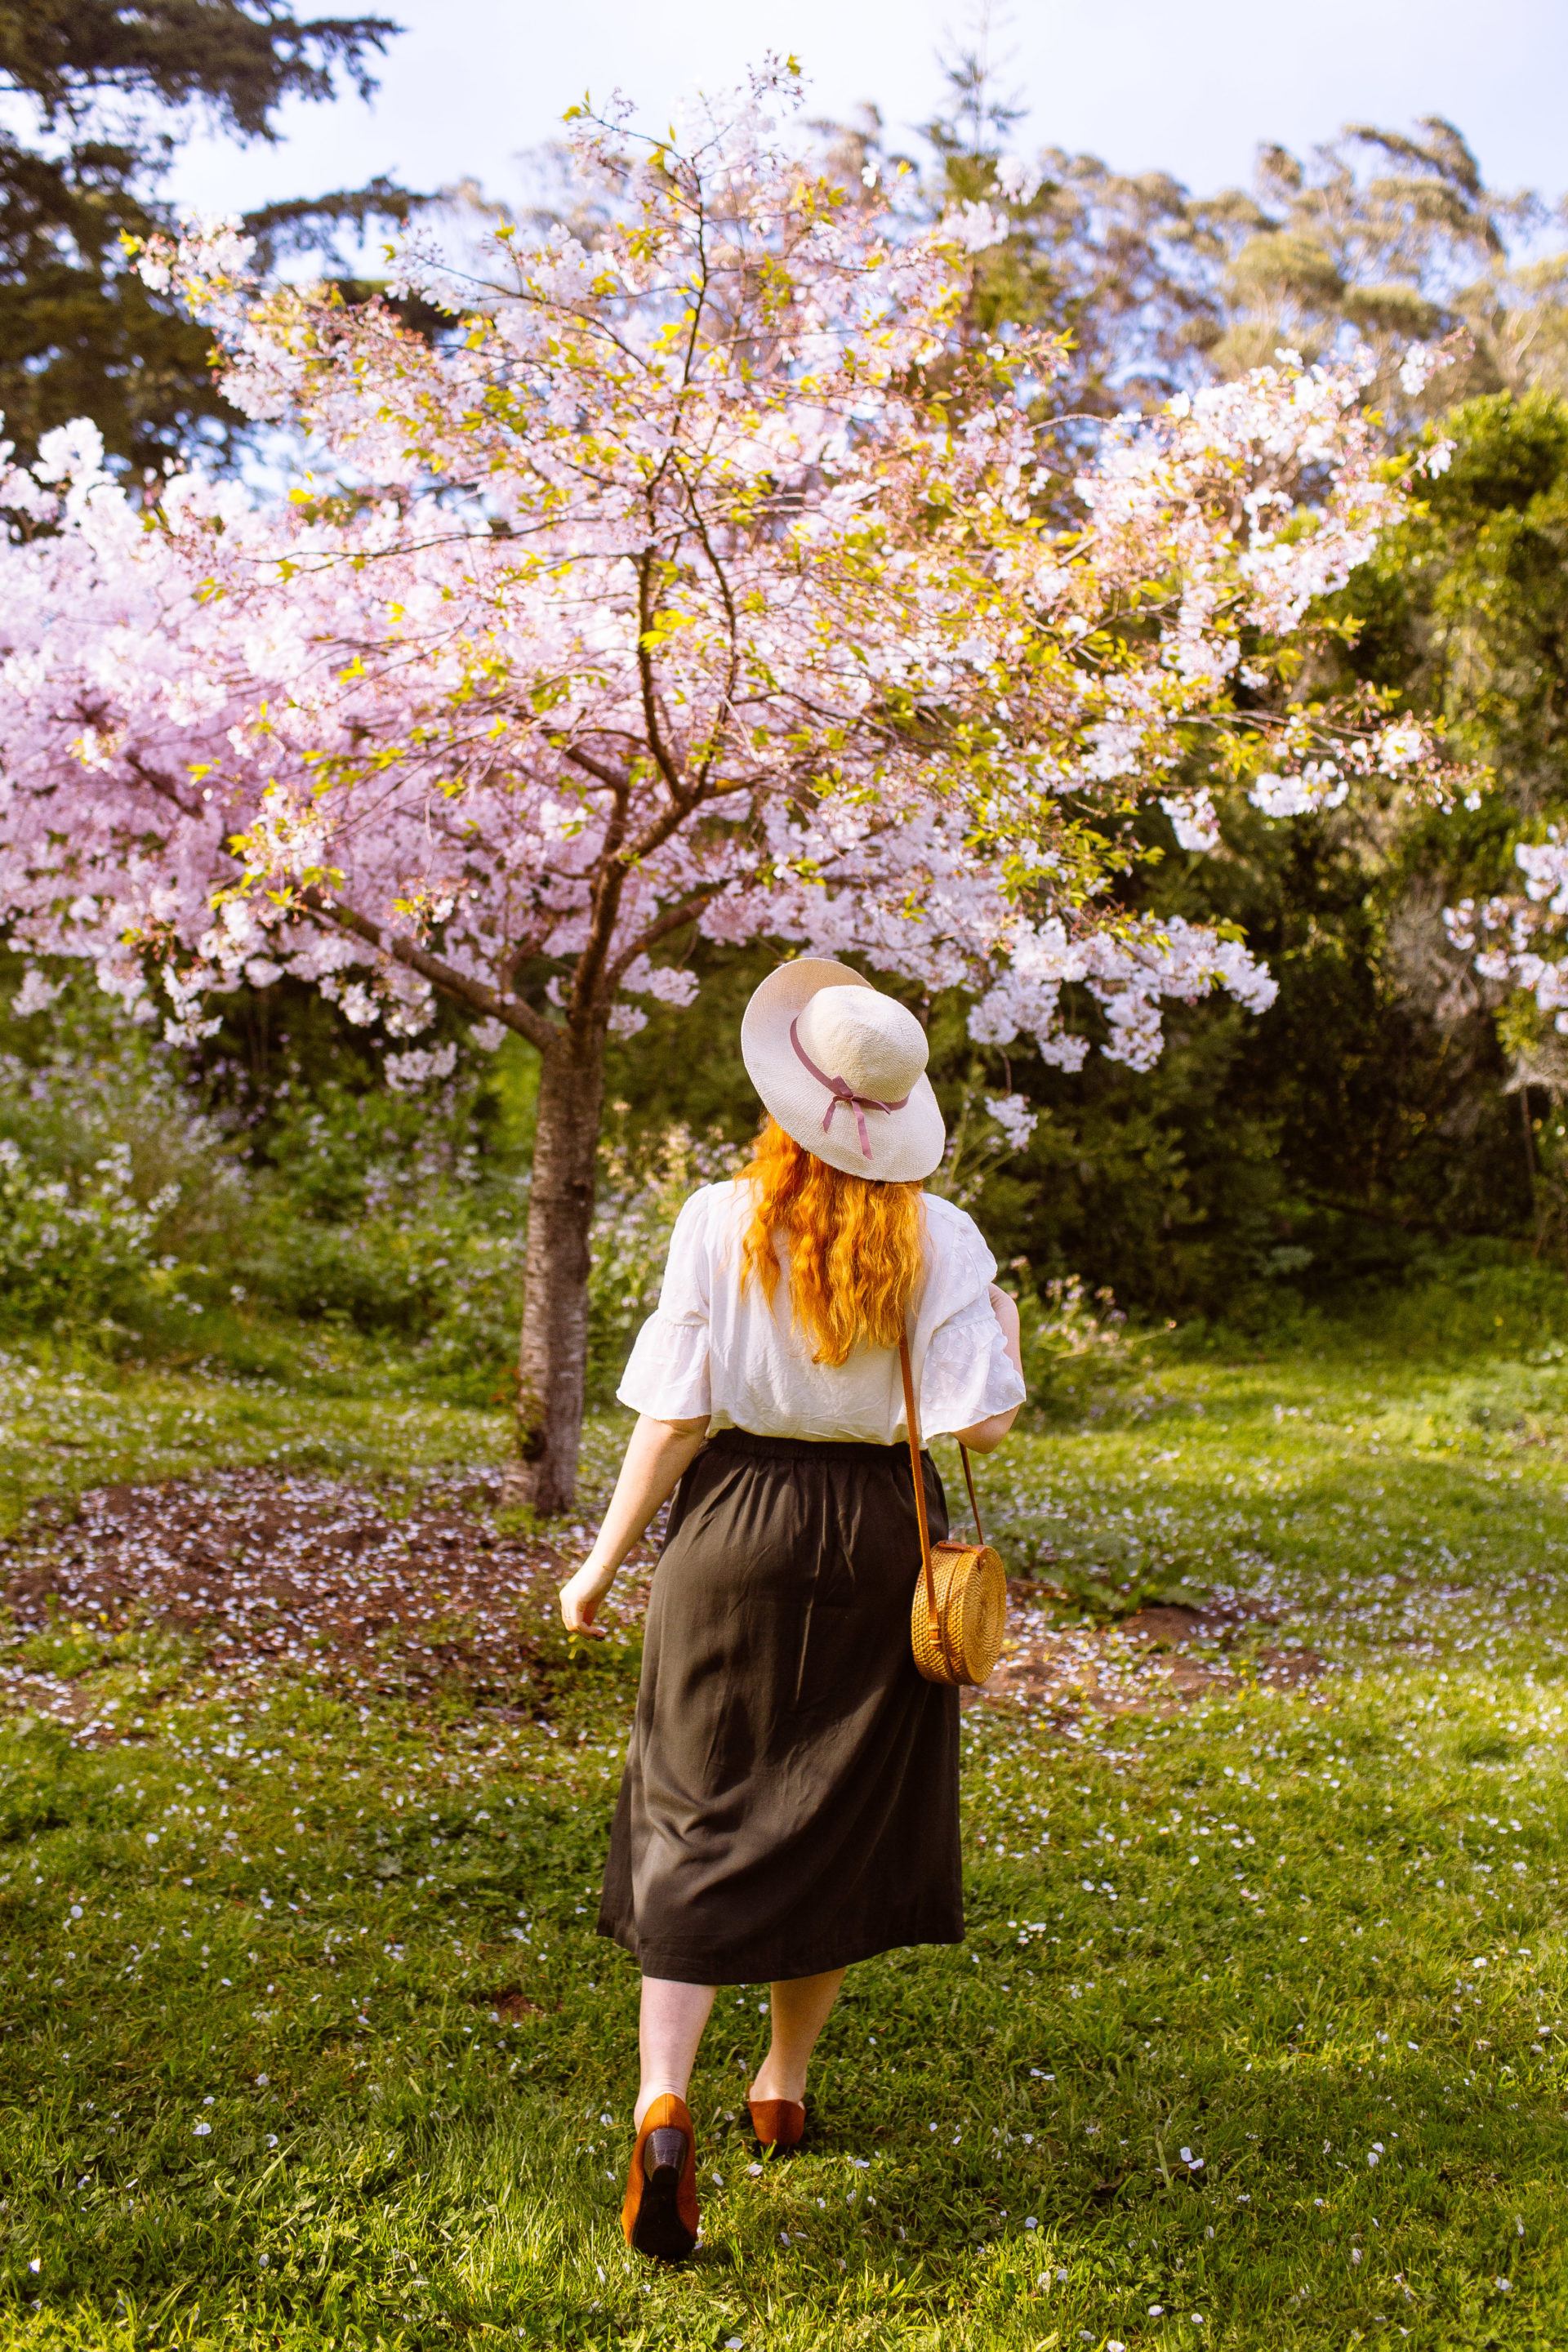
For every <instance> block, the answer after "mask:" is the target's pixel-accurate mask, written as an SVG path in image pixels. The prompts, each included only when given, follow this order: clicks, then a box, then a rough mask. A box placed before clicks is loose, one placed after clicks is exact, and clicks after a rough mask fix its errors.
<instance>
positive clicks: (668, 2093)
mask: <svg viewBox="0 0 1568 2352" xmlns="http://www.w3.org/2000/svg"><path fill="white" fill-rule="evenodd" d="M656 2099H679V2101H680V2103H681V2105H682V2106H684V2105H685V2104H686V2084H684V2083H665V2082H660V2081H658V2079H657V2078H655V2079H653V2080H650V2081H648V2082H647V2083H645V2084H643V2086H642V2088H641V2089H640V2090H639V2091H638V2093H637V2105H636V2106H635V2107H634V2108H633V2109H632V2128H633V2129H634V2131H641V2129H642V2124H643V2117H644V2116H646V2115H647V2111H648V2109H649V2107H651V2106H652V2105H653V2103H654V2101H655V2100H656Z"/></svg>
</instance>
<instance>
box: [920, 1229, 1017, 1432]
mask: <svg viewBox="0 0 1568 2352" xmlns="http://www.w3.org/2000/svg"><path fill="white" fill-rule="evenodd" d="M927 1212H928V1216H929V1219H930V1225H929V1230H930V1234H931V1271H930V1275H929V1276H928V1279H927V1282H926V1286H925V1292H924V1296H923V1297H922V1298H921V1307H920V1313H919V1315H918V1317H917V1318H916V1327H915V1338H916V1341H917V1345H919V1344H920V1343H921V1342H923V1348H922V1349H921V1357H920V1366H921V1370H920V1413H921V1436H922V1437H925V1438H931V1437H941V1436H945V1435H950V1434H951V1433H952V1431H954V1430H957V1429H973V1426H974V1424H975V1423H976V1422H978V1421H988V1420H989V1419H990V1417H991V1415H992V1414H993V1413H994V1412H1011V1411H1012V1409H1013V1407H1014V1406H1015V1405H1019V1404H1022V1403H1023V1402H1024V1399H1025V1396H1026V1390H1025V1387H1024V1382H1023V1381H1022V1379H1021V1377H1020V1376H1019V1373H1018V1371H1017V1370H1016V1366H1015V1365H1014V1362H1013V1360H1012V1358H1011V1357H1010V1356H1009V1355H1008V1353H1007V1344H1006V1341H1005V1339H1003V1337H1002V1327H1001V1325H1000V1324H999V1323H998V1322H997V1320H996V1317H995V1315H994V1312H993V1309H992V1306H991V1285H992V1283H993V1282H994V1280H995V1278H996V1261H995V1259H994V1257H993V1256H992V1255H991V1252H990V1251H989V1249H987V1247H986V1245H985V1242H984V1238H983V1236H982V1234H981V1233H980V1229H979V1227H978V1226H977V1225H976V1224H975V1223H974V1221H973V1218H972V1217H969V1216H966V1215H965V1213H964V1212H963V1210H962V1209H958V1208H954V1207H953V1205H952V1202H947V1201H942V1200H931V1201H928V1202H927Z"/></svg>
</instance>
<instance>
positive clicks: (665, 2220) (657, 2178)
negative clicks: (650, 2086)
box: [621, 2091, 698, 2263]
mask: <svg viewBox="0 0 1568 2352" xmlns="http://www.w3.org/2000/svg"><path fill="white" fill-rule="evenodd" d="M621 2228H622V2229H623V2230H624V2231H625V2232H626V2243H627V2245H628V2246H631V2247H632V2248H634V2249H635V2251H636V2252H637V2253H639V2254H648V2255H651V2257H652V2258H653V2260H654V2261H655V2262H659V2263H679V2262H684V2260H685V2259H686V2256H687V2255H688V2254H689V2253H690V2252H691V2251H692V2248H693V2247H694V2246H695V2245H696V2243H697V2230H698V2213H697V2133H696V2129H695V2127H694V2126H693V2124H692V2121H691V2111H690V2109H689V2107H688V2105H687V2104H686V2102H685V2100H684V2099H678V2098H677V2097H676V2096H675V2095H674V2093H673V2092H669V2091H667V2092H666V2093H665V2095H664V2096H663V2097H662V2098H658V2099H655V2101H654V2103H653V2105H651V2106H650V2107H649V2109H648V2111H647V2115H646V2116H644V2117H643V2119H642V2128H641V2129H640V2130H639V2132H638V2133H637V2144H636V2146H635V2147H633V2149H632V2162H631V2170H630V2172H629V2173H628V2175H627V2177H626V2203H625V2204H624V2205H623V2206H622V2207H621Z"/></svg>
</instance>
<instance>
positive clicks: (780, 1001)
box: [741, 956, 946, 1184]
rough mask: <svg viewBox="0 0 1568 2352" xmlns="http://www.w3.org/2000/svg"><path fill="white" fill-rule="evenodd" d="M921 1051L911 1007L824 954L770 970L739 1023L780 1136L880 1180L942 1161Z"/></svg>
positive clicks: (748, 1060)
mask: <svg viewBox="0 0 1568 2352" xmlns="http://www.w3.org/2000/svg"><path fill="white" fill-rule="evenodd" d="M927 1051H928V1048H927V1045H926V1036H925V1031H924V1030H923V1029H922V1028H921V1024H920V1023H919V1022H918V1021H917V1020H916V1019H915V1016H914V1014H913V1013H910V1011H908V1009H907V1008H906V1007H905V1006H904V1005H902V1004H900V1003H898V1002H897V1000H896V999H895V998H893V997H891V996H884V995H883V994H882V993H881V992H880V990H879V989H875V988H873V987H872V986H871V983H870V982H869V981H867V980H862V979H861V977H860V975H859V973H858V971H850V969H849V967H848V965H847V964H844V963H832V962H829V961H828V960H827V959H826V957H824V956H802V957H800V958H799V959H798V960H797V961H795V962H794V963H784V964H781V965H780V966H779V968H778V970H777V971H771V972H770V973H769V974H768V976H767V978H766V980H764V981H763V984H762V986H761V987H760V988H759V989H758V990H757V991H756V992H755V994H754V995H753V996H752V1001H751V1003H749V1004H748V1005H747V1007H746V1012H745V1018H744V1019H743V1020H742V1024H741V1052H742V1055H743V1057H744V1059H745V1064H746V1068H747V1071H748V1073H749V1074H750V1076H751V1081H752V1085H753V1086H754V1087H755V1088H756V1090H757V1092H758V1093H759V1094H760V1095H761V1097H762V1098H763V1102H764V1103H765V1105H766V1106H767V1108H768V1109H769V1110H770V1111H772V1113H773V1117H774V1118H776V1119H777V1121H778V1123H779V1125H780V1126H781V1127H782V1128H783V1129H784V1133H785V1134H786V1135H792V1136H793V1137H794V1138H795V1141H796V1142H797V1143H800V1144H804V1145H805V1149H806V1150H807V1151H811V1152H815V1153H816V1157H817V1159H818V1160H826V1161H827V1163H828V1165H829V1167H832V1168H841V1169H843V1170H844V1171H845V1172H846V1173H847V1174H848V1175H850V1176H868V1177H869V1178H871V1180H872V1181H873V1182H875V1183H879V1184H910V1183H918V1182H919V1181H920V1180H921V1177H924V1176H929V1175H930V1174H931V1171H932V1169H933V1168H934V1167H935V1166H936V1164H937V1162H938V1161H939V1160H941V1158H942V1146H943V1144H944V1143H945V1141H946V1134H945V1131H944V1129H943V1128H942V1113H941V1111H940V1110H939V1109H938V1108H937V1101H936V1097H935V1096H934V1095H933V1094H932V1092H931V1080H930V1079H929V1078H928V1077H927V1076H926V1074H925V1067H926V1055H927Z"/></svg>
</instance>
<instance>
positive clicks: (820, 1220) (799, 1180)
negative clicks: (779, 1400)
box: [741, 1118, 924, 1364]
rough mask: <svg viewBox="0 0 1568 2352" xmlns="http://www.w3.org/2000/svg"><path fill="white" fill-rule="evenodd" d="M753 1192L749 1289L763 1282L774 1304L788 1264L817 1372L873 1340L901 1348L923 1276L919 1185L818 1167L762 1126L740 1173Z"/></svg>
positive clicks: (773, 1127)
mask: <svg viewBox="0 0 1568 2352" xmlns="http://www.w3.org/2000/svg"><path fill="white" fill-rule="evenodd" d="M741 1176H742V1181H746V1182H749V1183H750V1184H751V1187H752V1219H751V1223H750V1224H749V1225H748V1227H747V1229H746V1239H745V1244H744V1250H743V1254H742V1262H741V1280H742V1286H744V1285H745V1284H746V1283H748V1282H750V1281H752V1280H753V1279H755V1280H756V1281H758V1282H760V1283H761V1285H762V1286H763V1292H764V1294H765V1296H766V1297H767V1299H768V1302H769V1304H770V1306H771V1305H772V1303H773V1297H774V1296H775V1294H776V1292H777V1289H778V1285H779V1276H780V1275H781V1274H782V1273H783V1271H784V1267H783V1264H782V1261H781V1259H780V1256H779V1244H780V1243H781V1242H782V1243H783V1244H784V1249H785V1251H786V1252H787V1255H788V1257H789V1296H790V1304H791V1306H792V1307H793V1308H794V1310H795V1320H796V1321H797V1322H798V1323H799V1324H801V1325H802V1326H803V1328H805V1332H806V1334H807V1336H808V1337H809V1339H810V1340H811V1343H812V1352H813V1354H814V1355H815V1357H816V1361H817V1362H818V1363H819V1364H841V1363H843V1361H844V1360H845V1359H846V1357H847V1355H848V1354H849V1352H850V1350H851V1349H853V1348H854V1347H855V1346H856V1345H857V1344H858V1342H859V1341H860V1340H863V1339H864V1340H866V1341H868V1342H869V1344H870V1345H871V1346H872V1347H874V1348H896V1347H897V1346H898V1344H899V1337H900V1333H901V1332H902V1330H903V1328H904V1327H905V1324H906V1322H907V1321H908V1318H909V1311H910V1302H911V1300H912V1299H913V1297H914V1295H915V1291H916V1288H917V1286H918V1285H919V1282H920V1278H921V1263H922V1255H923V1239H924V1234H923V1221H922V1218H921V1187H920V1185H919V1184H879V1183H874V1182H873V1181H871V1179H870V1178H869V1177H866V1176H850V1175H847V1174H846V1173H845V1171H844V1170H843V1169H841V1168H831V1167H829V1165H828V1163H827V1161H826V1160H818V1159H817V1157H816V1153H815V1152H811V1151H807V1150H806V1149H805V1145H804V1144H800V1143H797V1142H796V1141H795V1138H794V1136H792V1135H786V1134H785V1133H784V1129H783V1128H782V1127H781V1126H780V1125H779V1123H778V1121H777V1119H775V1118H768V1119H765V1120H764V1121H763V1130H762V1133H761V1134H760V1135H759V1136H758V1138H757V1141H756V1146H755V1149H754V1150H753V1151H752V1157H751V1159H750V1160H748V1161H747V1163H746V1165H745V1167H744V1168H742V1171H741Z"/></svg>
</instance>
